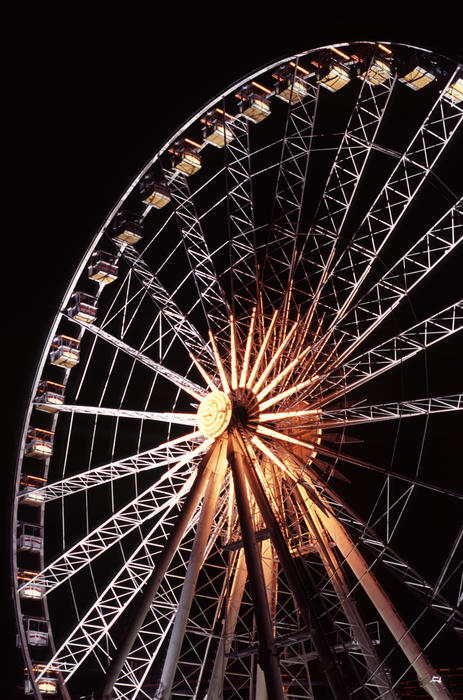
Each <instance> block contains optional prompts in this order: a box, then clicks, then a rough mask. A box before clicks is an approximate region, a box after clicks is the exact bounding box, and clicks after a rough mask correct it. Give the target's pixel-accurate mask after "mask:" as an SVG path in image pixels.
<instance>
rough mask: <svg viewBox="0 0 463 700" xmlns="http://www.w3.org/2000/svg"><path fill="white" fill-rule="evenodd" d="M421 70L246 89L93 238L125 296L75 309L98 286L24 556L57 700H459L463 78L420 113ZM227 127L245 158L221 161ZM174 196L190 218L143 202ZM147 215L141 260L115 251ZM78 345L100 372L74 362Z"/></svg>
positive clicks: (39, 461) (137, 251)
mask: <svg viewBox="0 0 463 700" xmlns="http://www.w3.org/2000/svg"><path fill="white" fill-rule="evenodd" d="M405 59H407V61H408V60H412V59H413V60H415V54H412V52H411V51H410V50H409V49H408V48H407V47H395V48H394V47H391V48H388V47H385V46H383V45H374V44H358V45H355V46H347V45H346V46H343V47H340V48H339V47H338V48H337V49H336V47H335V48H333V49H331V53H330V49H329V48H328V49H323V50H319V51H318V50H317V52H307V53H305V54H301V55H300V56H297V57H291V58H290V59H288V61H286V62H285V63H284V64H282V65H278V66H270V67H269V68H267V69H264V70H263V71H261V72H260V73H259V74H258V75H257V74H256V75H255V76H252V77H251V78H250V79H249V80H248V81H246V82H245V83H243V84H240V85H239V86H233V87H232V88H230V90H229V91H228V92H226V93H224V95H223V96H222V97H221V98H220V99H219V100H216V102H214V103H213V104H211V105H209V106H208V107H207V109H206V111H205V113H206V112H207V115H208V116H207V119H205V118H204V115H203V113H202V114H201V115H198V116H197V117H195V118H193V119H192V120H190V121H189V122H188V124H187V125H186V126H185V128H184V129H183V130H182V131H181V132H179V133H178V134H177V136H176V137H175V142H172V143H169V144H166V146H165V147H164V148H163V149H161V150H160V152H159V153H157V154H156V156H155V157H154V158H153V160H152V161H151V162H150V163H149V164H148V166H147V167H146V168H145V170H144V171H143V172H142V173H141V174H140V176H139V177H138V178H137V179H136V180H135V182H134V183H133V184H132V185H131V186H130V188H129V189H128V191H127V193H126V194H125V195H124V197H123V198H122V199H121V201H120V202H119V204H118V206H117V207H116V209H115V210H114V212H113V214H112V215H111V216H110V217H109V219H108V221H107V222H106V224H105V226H104V227H103V229H102V231H101V232H100V234H99V235H98V236H97V238H96V240H95V245H94V250H100V249H101V248H105V249H106V250H108V251H111V255H112V256H113V258H112V263H111V264H112V265H113V266H115V267H117V268H118V272H117V281H115V280H114V281H113V283H112V284H108V281H111V280H108V279H103V277H102V276H100V277H99V278H98V279H97V283H96V287H97V289H96V291H95V288H94V292H95V293H94V297H93V300H94V301H93V304H94V307H95V308H97V312H96V313H95V317H94V318H90V317H89V316H88V315H87V316H86V315H85V314H84V313H80V314H79V313H75V312H74V311H73V310H71V306H70V300H72V299H73V298H74V297H75V294H76V292H78V291H80V290H81V289H82V288H83V287H84V285H85V284H86V283H87V282H88V280H87V279H86V266H87V262H88V260H85V261H84V262H83V263H82V265H81V266H80V267H79V270H78V271H77V273H76V275H75V278H74V280H73V283H72V285H71V288H70V289H69V291H68V293H67V296H66V298H65V299H64V301H63V303H62V305H61V308H60V311H59V313H58V315H57V318H56V321H55V324H54V326H53V328H52V330H51V333H50V338H49V342H48V343H47V347H46V349H45V351H44V354H43V357H42V361H41V364H40V367H39V371H38V374H37V381H36V390H34V392H33V396H34V398H33V400H32V401H31V405H30V409H29V414H28V421H27V425H29V424H30V425H36V426H37V429H38V430H39V431H40V430H41V431H42V433H33V432H32V433H31V429H30V428H27V430H25V431H24V435H23V443H22V446H21V455H20V458H19V460H18V479H17V493H16V499H17V506H16V510H15V526H16V525H17V526H18V528H19V529H18V532H22V530H21V527H23V526H24V525H29V526H30V525H31V523H32V524H35V525H36V526H37V527H38V528H39V530H40V536H39V545H35V550H34V551H29V552H27V553H25V550H26V549H27V547H26V546H25V545H24V539H21V537H23V536H21V537H18V538H16V535H15V536H14V537H15V538H16V539H14V547H15V549H17V550H18V555H17V558H16V559H15V565H14V576H15V580H17V585H16V586H15V600H16V606H17V609H18V618H19V621H20V638H21V643H22V646H23V649H24V656H25V659H26V663H27V665H28V669H29V671H28V674H29V676H28V678H29V681H30V683H31V688H32V690H31V692H33V693H34V694H35V696H36V698H38V699H39V700H40V698H42V697H43V695H45V694H46V693H47V692H48V691H44V687H45V686H44V685H43V684H44V683H45V682H48V683H49V684H51V686H50V687H51V688H52V690H53V694H55V695H56V696H58V697H60V698H62V699H63V700H70V698H71V697H74V696H76V694H77V693H80V694H82V693H88V694H89V693H91V692H100V693H102V697H104V698H105V700H107V699H108V698H113V699H116V698H117V699H118V700H119V699H120V700H123V699H124V700H125V699H128V698H130V699H133V700H135V699H136V698H146V699H151V700H152V699H153V698H170V697H173V698H182V697H183V698H208V700H212V699H215V698H216V699H217V700H219V699H220V698H222V699H226V700H232V699H239V698H256V700H267V699H268V698H270V697H272V698H278V699H280V698H281V699H283V698H288V699H289V698H313V700H317V699H318V698H320V699H321V698H331V697H334V698H336V700H340V699H341V698H347V697H359V698H387V699H388V700H392V699H393V698H397V697H400V694H401V690H400V687H401V685H400V684H401V682H402V681H403V680H406V679H409V678H410V677H417V678H418V682H419V683H420V684H421V686H422V687H423V688H424V689H425V691H426V692H427V693H428V694H429V695H430V696H431V697H433V698H450V695H449V691H448V690H447V688H446V684H445V679H443V678H442V677H441V674H440V672H439V670H438V669H439V668H440V667H441V666H442V665H443V664H451V663H452V661H451V660H450V661H449V660H448V657H446V656H445V655H446V654H447V653H449V654H451V651H449V650H451V648H452V647H454V646H455V643H454V642H453V641H452V640H453V639H455V638H457V637H454V636H452V635H459V634H460V635H461V634H462V633H463V616H462V614H461V612H460V610H459V606H460V605H461V599H462V589H463V583H462V570H461V557H459V551H460V548H461V539H462V536H463V531H462V529H461V525H460V522H459V519H458V512H460V513H461V501H462V498H463V496H462V495H461V493H460V491H461V489H460V490H459V485H458V478H457V475H456V473H455V453H454V451H453V450H454V449H455V444H456V441H455V436H454V432H455V430H457V427H458V421H459V422H460V426H461V415H462V414H461V411H462V408H463V400H462V394H461V393H457V392H458V391H459V389H460V388H461V387H459V386H457V385H456V384H455V376H456V371H457V369H458V357H459V356H458V349H460V353H461V328H462V325H463V302H462V301H461V280H460V279H459V277H458V274H459V273H458V268H457V267H456V266H455V260H456V259H457V256H458V255H459V256H460V259H461V240H462V229H463V204H462V193H461V180H459V179H458V178H457V177H455V167H456V166H455V161H454V160H452V159H453V158H454V152H455V149H456V144H457V143H458V139H459V138H460V139H461V122H462V117H463V109H462V102H461V101H458V99H456V98H455V94H456V93H455V90H456V88H455V87H454V86H455V85H456V84H457V82H456V81H458V79H459V80H460V82H461V67H458V66H455V65H454V64H453V63H452V62H450V61H447V62H446V61H443V62H442V60H441V59H439V60H438V59H437V57H435V56H431V57H428V59H429V60H430V61H431V64H432V65H433V66H434V68H435V69H436V76H437V77H434V78H433V79H431V81H429V82H430V84H429V85H426V87H424V88H423V90H422V91H421V90H419V91H418V90H416V91H411V90H410V89H409V86H408V85H407V84H406V82H404V75H405V73H404V69H403V66H404V63H405ZM428 62H429V61H428ZM407 65H408V64H407ZM333 66H337V70H338V71H340V72H338V73H337V74H335V75H338V77H339V75H341V76H343V75H344V76H345V75H348V76H350V77H349V78H345V79H344V82H345V83H346V84H345V85H344V87H343V89H342V90H339V92H338V89H337V88H336V89H334V88H331V89H330V91H327V90H326V89H325V87H326V82H328V84H329V85H331V83H330V82H329V80H328V78H326V76H328V77H329V76H332V73H330V72H329V70H331V71H332V70H334V69H333ZM325 68H326V70H325ZM437 68H439V70H438V71H437ZM328 69H329V70H328ZM343 71H344V73H343ZM355 75H360V78H357V77H355V78H354V76H355ZM325 78H326V80H325ZM275 79H277V80H278V81H279V82H278V83H277V84H276V87H275V85H274V81H275ZM331 79H332V80H334V78H331ZM257 80H258V81H259V82H257ZM324 81H325V83H324ZM263 84H269V85H270V84H272V86H273V89H270V88H265V86H264V87H263ZM452 90H453V92H452ZM236 96H237V97H238V98H239V100H240V110H239V112H238V113H237V114H236V115H235V116H234V117H231V116H230V112H231V111H232V107H231V104H232V103H233V100H236ZM256 96H257V97H256ZM279 98H281V99H279ZM259 100H260V101H259ZM248 105H250V106H248ZM334 106H335V109H334ZM270 108H271V109H270ZM252 110H254V111H252ZM259 110H261V111H260V112H259ZM266 110H267V111H266ZM270 111H271V113H270ZM211 114H212V115H214V114H215V115H216V116H217V114H218V115H219V117H217V120H218V124H219V126H220V127H221V129H222V130H221V131H218V132H217V133H219V134H222V135H223V141H222V142H220V138H219V137H217V135H216V132H212V136H213V137H214V139H215V140H213V139H212V140H209V141H208V139H209V137H211V133H210V132H208V131H207V129H206V130H205V131H204V133H203V136H204V139H203V140H202V141H201V143H200V144H198V143H197V139H198V136H197V132H198V129H199V128H200V124H206V125H207V126H210V124H215V122H214V121H213V120H212V117H211V116H210V115H211ZM262 115H264V116H262ZM329 115H331V116H329ZM214 118H215V117H214ZM211 120H212V121H211ZM260 122H262V123H260ZM398 124H399V125H400V129H398ZM201 128H203V129H204V128H205V127H201ZM195 129H196V131H195ZM192 136H193V137H194V138H196V141H193V140H191V137H192ZM211 138H212V137H211ZM210 143H213V144H214V145H215V146H218V148H213V147H212V146H210V145H209V144H210ZM185 144H186V145H185ZM460 144H461V141H460ZM182 149H183V150H182ZM185 154H187V155H188V157H189V160H188V161H183V160H182V158H183V157H184V156H185ZM185 163H186V165H185ZM198 163H199V164H200V166H198ZM445 164H447V166H446V167H447V169H446V167H445ZM187 168H189V170H188V169H187ZM152 173H154V174H156V177H157V178H158V179H159V180H160V181H162V185H163V187H164V190H163V191H164V192H166V191H167V192H168V194H169V204H168V205H167V206H162V207H161V206H159V207H155V206H153V204H152V201H150V200H149V198H148V197H146V196H145V198H144V199H143V198H141V196H140V193H139V191H138V185H140V183H143V182H144V180H146V177H147V175H150V176H151V174H152ZM127 210H131V211H135V212H136V214H137V217H136V220H137V225H138V226H139V227H140V226H143V237H142V238H141V240H138V241H136V240H132V239H130V238H128V237H127V235H125V237H124V236H122V237H121V236H116V235H114V234H115V231H114V226H113V223H114V221H116V220H117V217H116V215H117V213H118V212H119V213H120V212H122V211H124V212H126V211H127ZM91 252H93V251H91ZM90 255H91V253H89V256H90ZM94 279H96V278H94ZM92 284H95V283H94V282H92ZM87 288H88V287H85V289H87ZM73 295H74V296H73ZM88 304H89V302H87V305H88ZM56 337H58V338H60V339H61V341H60V342H64V341H63V340H62V338H66V339H67V340H68V341H69V340H72V341H73V342H74V343H75V344H76V346H75V347H78V355H79V356H78V360H79V362H78V363H77V362H74V361H72V362H69V363H68V364H65V363H64V362H62V363H61V365H59V364H58V365H57V366H56V364H55V365H54V366H51V365H50V364H49V362H48V352H49V347H50V345H51V343H52V341H53V344H54V345H53V347H56V346H57V343H58V341H57V340H56ZM64 344H66V343H65V342H64ZM68 346H69V343H68ZM47 373H48V374H47ZM44 379H50V381H51V382H52V384H50V383H49V385H48V388H47V391H48V394H47V393H44V390H43V389H42V390H41V391H42V393H41V391H40V390H39V388H40V386H43V380H44ZM40 381H41V382H42V383H41V384H40V383H39V382H40ZM58 382H59V384H58ZM57 386H59V387H61V388H62V391H61V390H60V391H61V393H59V392H58V390H57V389H56V388H54V387H57ZM50 387H51V389H50ZM53 392H55V393H53ZM49 394H50V395H52V396H55V398H54V399H53V400H52V399H50V398H49V396H48V395H49ZM56 396H57V397H58V398H56ZM44 397H45V398H44ZM47 431H48V432H47ZM45 433H46V435H45V437H43V434H45ZM37 435H39V438H40V439H39V438H37ZM50 435H53V438H51V437H47V436H50ZM31 436H32V437H31ZM34 440H35V442H34ZM31 441H32V442H31ZM47 441H48V442H47ZM50 443H52V444H51V446H50V449H49V451H48V452H47V449H48V447H47V445H49V444H50ZM30 444H32V448H31V447H30ZM34 450H35V451H34ZM24 455H25V456H24ZM459 509H460V511H459ZM33 514H34V515H33ZM37 514H38V515H37ZM444 528H445V534H444ZM432 537H434V538H435V539H434V540H433V541H434V543H435V544H434V551H433V552H430V547H429V546H428V542H429V541H431V539H432ZM437 542H438V545H439V547H438V551H436V547H437ZM425 545H426V546H425ZM21 548H22V549H21ZM29 549H32V547H30V548H29ZM26 556H27V557H29V559H27V561H26V559H25V557H26ZM34 557H35V559H34ZM23 562H25V563H26V564H27V566H25V565H23ZM27 598H32V601H31V600H29V601H27ZM63 604H65V605H67V608H66V610H67V614H66V619H63V616H62V615H61V614H60V610H62V609H63ZM28 605H29V606H31V605H33V606H35V608H34V609H33V613H31V612H30V609H32V608H28V607H27V606H28ZM31 616H33V617H34V619H35V618H37V619H40V620H43V622H44V624H45V626H46V628H47V635H48V637H47V642H46V644H44V645H43V647H41V648H40V649H33V648H32V646H31V643H30V639H29V638H28V636H27V633H28V632H27V630H28V627H27V625H28V622H27V621H28V619H29V618H30V617H31ZM269 688H271V689H272V690H271V692H269V690H268V689H269Z"/></svg>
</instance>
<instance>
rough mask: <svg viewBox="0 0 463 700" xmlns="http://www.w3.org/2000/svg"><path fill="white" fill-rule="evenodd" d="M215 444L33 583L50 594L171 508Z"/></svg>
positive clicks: (191, 456) (182, 463) (177, 466)
mask: <svg viewBox="0 0 463 700" xmlns="http://www.w3.org/2000/svg"><path fill="white" fill-rule="evenodd" d="M211 445H212V440H208V441H206V442H205V443H204V444H203V445H200V446H199V447H197V448H196V449H195V450H192V451H191V452H189V453H188V454H187V455H185V456H184V457H182V458H181V459H178V460H177V462H175V463H174V465H173V466H172V467H170V469H168V470H167V471H166V472H164V473H163V474H162V475H161V476H160V477H159V478H158V479H157V480H156V482H155V483H154V484H153V485H152V486H150V487H149V488H147V489H146V490H145V491H144V492H143V493H141V494H139V495H138V496H137V497H136V498H134V499H133V500H132V501H131V502H130V503H127V504H126V505H125V506H123V507H122V508H120V509H119V510H118V511H115V512H114V513H113V514H112V515H111V517H109V518H107V519H106V520H105V521H104V522H103V523H101V524H100V525H98V526H97V527H96V528H95V529H94V530H93V531H92V532H90V533H88V534H87V535H86V536H85V537H83V538H82V539H81V540H80V541H79V542H77V543H76V544H74V545H73V546H72V547H70V548H69V549H67V550H66V551H64V552H63V553H62V554H61V555H60V556H58V557H57V558H56V559H55V560H54V561H52V562H51V563H50V564H48V565H47V566H46V567H45V568H44V569H43V571H40V572H39V573H38V574H37V575H36V576H35V577H33V578H32V579H31V580H30V582H29V585H33V584H34V582H36V583H37V584H38V585H40V586H41V587H43V588H44V595H48V594H49V593H50V592H51V591H53V590H54V589H55V588H56V587H57V586H59V585H61V584H62V583H64V582H66V581H68V580H69V578H70V577H71V576H73V575H74V574H75V573H76V572H77V571H79V570H80V569H82V568H83V567H85V566H87V565H89V564H90V563H91V562H92V561H93V560H94V559H96V558H97V557H98V556H99V555H100V554H102V553H103V552H105V551H107V549H108V548H109V547H111V546H113V545H114V544H116V543H117V542H119V541H120V540H121V539H122V538H124V537H125V536H126V535H129V534H130V533H131V532H132V531H133V530H134V529H135V528H137V527H139V526H140V525H141V524H142V523H144V522H146V521H148V520H151V519H152V518H155V517H157V516H160V515H161V514H162V513H163V512H164V511H166V512H169V510H171V509H172V507H173V506H174V505H175V504H176V503H177V501H178V499H179V498H182V497H183V495H184V493H186V492H187V491H188V490H189V488H190V486H191V479H192V475H193V474H194V472H192V469H193V468H194V465H195V460H196V459H197V458H198V457H200V456H201V455H203V454H204V453H205V451H206V450H207V449H208V448H209V447H210V446H211ZM162 522H163V521H162V520H160V521H159V523H158V524H162ZM26 585H28V584H23V586H22V587H20V589H19V590H21V589H22V588H24V586H26Z"/></svg>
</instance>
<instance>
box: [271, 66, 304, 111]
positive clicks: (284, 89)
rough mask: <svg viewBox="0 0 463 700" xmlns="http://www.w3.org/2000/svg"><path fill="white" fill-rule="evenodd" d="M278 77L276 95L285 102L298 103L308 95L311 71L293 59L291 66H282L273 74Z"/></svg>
mask: <svg viewBox="0 0 463 700" xmlns="http://www.w3.org/2000/svg"><path fill="white" fill-rule="evenodd" d="M272 77H273V78H275V79H276V81H277V82H276V83H275V95H276V96H277V97H279V98H280V99H281V100H284V101H285V102H289V103H290V104H293V105H294V104H297V103H298V102H301V100H303V99H304V97H306V96H307V92H308V88H307V79H308V78H309V77H310V73H309V71H307V70H305V68H302V67H301V66H297V65H296V64H295V63H294V62H293V61H291V63H290V64H289V66H282V67H281V68H280V69H279V70H277V71H276V72H275V73H273V75H272Z"/></svg>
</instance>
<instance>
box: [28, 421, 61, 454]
mask: <svg viewBox="0 0 463 700" xmlns="http://www.w3.org/2000/svg"><path fill="white" fill-rule="evenodd" d="M53 435H54V434H53V433H52V432H51V430H43V429H42V428H32V427H30V428H29V430H28V431H27V436H26V445H25V448H24V455H25V456H26V457H35V458H36V459H48V457H50V456H51V454H52V452H53Z"/></svg>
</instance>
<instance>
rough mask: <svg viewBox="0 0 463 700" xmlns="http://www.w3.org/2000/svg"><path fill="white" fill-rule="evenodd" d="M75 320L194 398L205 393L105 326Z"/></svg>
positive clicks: (199, 399) (199, 387)
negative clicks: (109, 331) (105, 328)
mask: <svg viewBox="0 0 463 700" xmlns="http://www.w3.org/2000/svg"><path fill="white" fill-rule="evenodd" d="M73 321H75V322H77V323H78V324H79V325H80V326H81V327H82V328H85V330H86V331H88V332H90V333H92V334H93V335H95V336H97V337H98V338H101V339H102V340H104V341H105V342H107V343H109V344H110V345H112V346H114V347H115V348H117V349H118V350H121V351H122V352H123V353H125V354H126V355H128V356H129V357H131V358H132V359H134V360H136V361H137V362H140V363H141V364H143V365H145V367H148V368H149V369H151V370H153V371H154V372H156V374H159V375H161V376H162V377H164V378H165V379H167V380H169V381H170V382H171V383H172V384H175V386H178V387H179V388H180V389H183V391H185V392H186V393H187V394H190V396H193V398H195V399H196V400H197V401H201V399H202V397H203V396H204V395H205V393H206V391H205V389H203V388H202V387H201V386H199V385H198V384H195V383H194V382H192V381H191V380H190V379H187V378H186V377H182V376H181V375H180V374H178V373H177V372H175V371H174V370H171V369H168V368H167V367H164V365H162V364H160V363H159V362H155V360H152V359H151V358H150V357H148V356H147V355H145V354H144V353H142V352H141V351H140V350H136V349H135V348H133V347H131V346H130V345H128V344H127V343H125V342H124V341H123V340H120V339H119V338H116V336H114V335H112V334H111V333H108V332H107V331H105V330H103V328H99V327H98V326H95V324H93V323H92V324H88V323H84V322H82V321H77V320H76V319H73Z"/></svg>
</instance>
